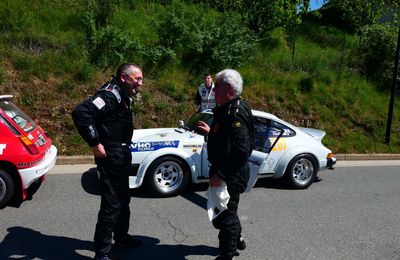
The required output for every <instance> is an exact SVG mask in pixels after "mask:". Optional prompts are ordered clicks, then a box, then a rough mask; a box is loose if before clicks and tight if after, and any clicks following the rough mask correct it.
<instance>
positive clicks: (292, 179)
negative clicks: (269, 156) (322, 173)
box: [285, 154, 318, 189]
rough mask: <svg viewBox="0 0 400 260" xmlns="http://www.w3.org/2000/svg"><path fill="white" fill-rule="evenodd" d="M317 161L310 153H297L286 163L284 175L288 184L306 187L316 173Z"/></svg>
mask: <svg viewBox="0 0 400 260" xmlns="http://www.w3.org/2000/svg"><path fill="white" fill-rule="evenodd" d="M317 172H318V171H317V163H316V162H315V159H314V157H313V156H312V155H310V154H299V155H297V156H295V157H294V158H293V159H292V160H291V161H290V162H289V164H288V167H287V168H286V171H285V177H286V180H287V181H288V183H289V185H290V186H291V187H293V188H295V189H307V188H308V187H309V186H310V185H311V184H312V183H313V182H314V179H315V176H316V175H317Z"/></svg>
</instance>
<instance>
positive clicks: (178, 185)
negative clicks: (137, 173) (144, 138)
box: [145, 156, 190, 197]
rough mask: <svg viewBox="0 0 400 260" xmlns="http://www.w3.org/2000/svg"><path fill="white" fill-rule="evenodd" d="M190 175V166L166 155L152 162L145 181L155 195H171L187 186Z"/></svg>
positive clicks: (178, 192)
mask: <svg viewBox="0 0 400 260" xmlns="http://www.w3.org/2000/svg"><path fill="white" fill-rule="evenodd" d="M189 176H190V173H189V170H188V167H187V165H186V164H185V163H184V162H183V161H182V160H180V159H178V158H175V157H172V156H165V157H161V158H158V159H156V160H155V161H154V162H152V163H151V165H150V166H149V168H148V169H147V172H146V176H145V183H146V186H147V188H148V189H149V191H150V192H151V193H152V194H153V195H155V196H158V197H171V196H176V195H178V194H180V193H181V192H182V191H183V190H184V189H185V188H186V186H187V184H188V181H189Z"/></svg>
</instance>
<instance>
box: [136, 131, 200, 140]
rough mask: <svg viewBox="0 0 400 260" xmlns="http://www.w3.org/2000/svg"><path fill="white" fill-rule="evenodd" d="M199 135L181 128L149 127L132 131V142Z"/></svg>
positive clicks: (178, 138)
mask: <svg viewBox="0 0 400 260" xmlns="http://www.w3.org/2000/svg"><path fill="white" fill-rule="evenodd" d="M196 136H199V135H198V134H196V133H192V132H189V131H186V130H184V129H182V128H150V129H140V130H135V131H134V132H133V137H132V142H133V143H134V142H146V141H168V140H182V139H184V138H193V137H196Z"/></svg>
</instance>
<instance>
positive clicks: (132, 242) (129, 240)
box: [114, 235, 142, 249]
mask: <svg viewBox="0 0 400 260" xmlns="http://www.w3.org/2000/svg"><path fill="white" fill-rule="evenodd" d="M141 243H142V241H140V240H139V239H137V238H134V237H133V236H130V235H128V236H126V237H124V238H123V239H116V240H115V242H114V248H116V249H119V248H128V247H136V246H139V245H140V244H141Z"/></svg>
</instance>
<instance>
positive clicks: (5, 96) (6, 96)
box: [0, 95, 13, 101]
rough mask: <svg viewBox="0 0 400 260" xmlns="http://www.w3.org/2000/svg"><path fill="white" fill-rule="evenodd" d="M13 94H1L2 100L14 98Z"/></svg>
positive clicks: (0, 99) (0, 98)
mask: <svg viewBox="0 0 400 260" xmlns="http://www.w3.org/2000/svg"><path fill="white" fill-rule="evenodd" d="M12 97H13V96H12V95H0V101H3V100H6V101H8V100H10V99H12Z"/></svg>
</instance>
